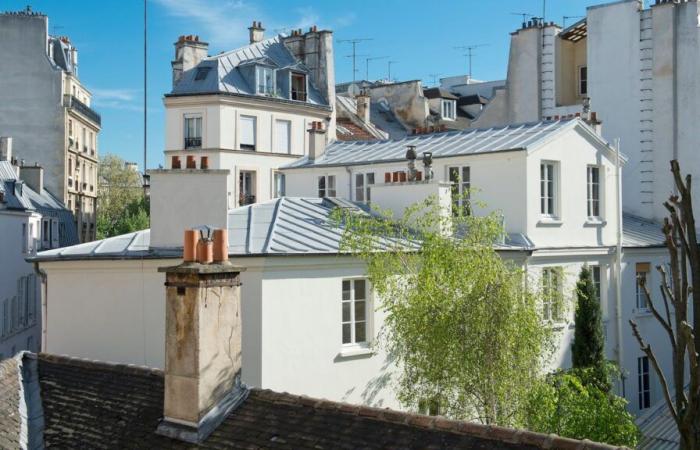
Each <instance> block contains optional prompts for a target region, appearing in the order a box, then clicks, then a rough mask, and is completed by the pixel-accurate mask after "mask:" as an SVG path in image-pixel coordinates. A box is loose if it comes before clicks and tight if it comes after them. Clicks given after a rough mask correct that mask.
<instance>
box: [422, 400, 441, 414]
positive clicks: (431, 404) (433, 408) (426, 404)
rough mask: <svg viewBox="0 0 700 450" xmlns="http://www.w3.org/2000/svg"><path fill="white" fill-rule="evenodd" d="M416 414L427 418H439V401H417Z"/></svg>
mask: <svg viewBox="0 0 700 450" xmlns="http://www.w3.org/2000/svg"><path fill="white" fill-rule="evenodd" d="M418 412H419V413H420V414H425V415H428V416H439V415H440V400H438V399H437V398H431V399H422V400H420V401H418Z"/></svg>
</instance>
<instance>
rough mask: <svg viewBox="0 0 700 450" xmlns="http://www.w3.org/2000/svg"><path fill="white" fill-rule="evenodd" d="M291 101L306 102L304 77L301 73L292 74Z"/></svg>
mask: <svg viewBox="0 0 700 450" xmlns="http://www.w3.org/2000/svg"><path fill="white" fill-rule="evenodd" d="M292 100H299V101H301V102H305V101H306V75H305V74H303V73H293V74H292Z"/></svg>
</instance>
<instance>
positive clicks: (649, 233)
mask: <svg viewBox="0 0 700 450" xmlns="http://www.w3.org/2000/svg"><path fill="white" fill-rule="evenodd" d="M622 228H623V230H624V232H623V235H622V246H623V247H663V246H664V245H665V237H664V234H663V232H662V231H661V224H659V223H656V222H653V221H651V220H647V219H643V218H641V217H638V216H635V215H633V214H627V213H625V214H623V215H622Z"/></svg>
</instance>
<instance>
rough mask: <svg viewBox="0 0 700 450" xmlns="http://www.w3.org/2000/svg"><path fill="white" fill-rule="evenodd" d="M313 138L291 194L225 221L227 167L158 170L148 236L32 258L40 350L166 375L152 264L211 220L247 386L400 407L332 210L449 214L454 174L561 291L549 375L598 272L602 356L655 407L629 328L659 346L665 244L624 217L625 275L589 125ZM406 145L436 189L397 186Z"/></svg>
mask: <svg viewBox="0 0 700 450" xmlns="http://www.w3.org/2000/svg"><path fill="white" fill-rule="evenodd" d="M309 142H310V143H311V144H312V145H311V147H310V149H311V152H310V155H309V156H307V157H305V158H303V159H301V160H299V161H298V162H296V163H293V164H291V165H289V166H288V167H286V168H284V169H283V172H284V173H285V175H286V177H287V189H288V192H287V193H288V194H293V195H294V197H282V198H279V199H274V200H272V201H268V202H264V203H256V204H254V205H247V206H244V207H238V208H233V209H232V208H229V205H228V201H227V188H228V186H229V184H228V183H229V179H230V178H229V177H230V172H231V170H230V169H207V170H204V169H199V168H197V169H163V170H158V171H152V172H151V204H152V205H153V209H152V228H151V230H144V231H141V232H137V233H132V234H129V235H124V236H119V237H114V238H110V239H107V240H104V241H99V242H94V243H89V244H83V245H79V246H74V247H69V248H66V249H58V250H51V251H47V252H42V253H39V254H38V255H37V257H36V258H34V259H33V260H34V261H36V262H37V263H38V266H39V268H40V270H42V271H43V272H44V273H46V277H47V284H46V286H45V289H46V301H45V308H46V310H45V317H46V318H47V319H46V321H45V324H44V330H45V333H44V336H43V343H44V347H43V348H44V349H45V350H46V351H48V352H51V353H60V354H68V355H72V356H78V357H85V358H91V359H102V360H111V361H118V362H125V363H132V364H141V365H147V366H155V367H162V365H163V351H162V349H163V345H164V339H165V335H164V326H165V316H164V298H165V295H164V286H163V283H162V276H161V275H160V274H158V272H157V268H158V267H161V266H165V265H172V263H173V259H179V258H181V253H182V248H181V245H182V244H181V240H182V230H184V229H185V228H187V227H192V226H197V225H202V224H211V225H213V226H217V227H226V228H227V229H228V230H229V240H230V248H229V253H230V256H231V258H232V260H233V262H234V263H235V264H237V265H240V266H244V267H246V268H247V270H246V271H245V272H243V273H242V274H241V280H242V282H243V286H242V291H241V292H242V299H243V300H242V301H243V316H244V317H243V323H244V329H243V359H244V364H243V367H244V370H243V380H244V381H245V382H246V383H248V384H251V385H253V386H261V387H265V388H271V389H277V390H285V391H289V392H293V393H304V394H307V395H313V396H317V397H325V398H329V399H335V400H343V401H350V402H357V403H366V404H372V405H382V406H389V407H400V405H399V403H398V400H397V398H396V395H395V392H394V390H393V385H392V380H393V377H392V372H393V371H394V370H395V367H394V366H393V365H392V364H391V363H390V361H388V359H387V356H386V354H385V353H384V352H383V350H382V349H381V348H373V346H372V344H373V342H374V341H375V339H376V336H377V333H378V332H379V330H380V329H381V326H382V321H383V314H382V312H381V310H379V309H378V307H379V306H380V300H379V299H377V298H375V297H374V295H373V293H372V291H371V289H370V288H369V286H368V284H367V282H366V280H365V278H364V276H365V270H364V266H363V264H362V263H361V262H360V261H358V260H357V259H355V258H353V257H351V256H348V255H342V254H339V242H340V239H341V235H342V230H340V229H335V228H333V226H332V225H331V223H330V219H329V216H330V214H331V212H332V210H333V209H334V208H335V207H337V206H343V207H353V208H359V209H362V208H366V205H365V204H366V203H367V202H368V201H371V202H373V203H374V204H376V205H377V206H379V207H383V208H393V209H395V210H397V211H399V212H400V207H401V206H402V205H408V204H410V203H413V202H414V201H417V200H420V199H421V198H423V197H425V196H426V195H428V194H433V193H436V194H439V195H441V196H443V198H446V199H447V201H448V204H449V202H450V199H449V195H450V191H451V188H450V187H451V186H453V185H452V184H446V183H449V182H450V180H451V179H452V180H454V179H455V174H456V173H459V174H460V175H459V176H460V178H461V179H460V183H463V184H460V185H454V186H455V187H456V188H457V189H462V188H463V187H461V186H467V185H469V186H470V187H472V188H477V189H478V190H479V192H478V193H477V194H474V195H475V196H476V197H478V199H479V200H483V201H485V202H486V203H487V205H488V206H487V209H480V208H479V207H477V206H476V205H474V209H473V213H474V214H481V213H483V212H485V211H487V210H499V211H501V212H502V214H503V216H504V221H505V225H506V229H507V231H508V239H507V240H506V241H505V242H504V244H503V245H502V246H499V247H498V251H499V252H501V254H502V255H503V256H504V257H505V258H509V259H512V260H513V261H516V262H518V263H520V264H523V265H524V266H526V267H527V269H528V271H529V273H531V275H532V277H531V279H532V280H533V282H534V283H544V285H546V286H547V287H551V288H554V289H558V290H561V292H562V293H563V294H564V298H565V302H564V304H556V305H555V304H547V305H543V312H544V313H545V314H546V316H547V317H548V318H549V319H550V320H551V323H552V324H553V326H555V327H556V329H557V331H558V333H559V335H560V338H561V341H560V342H561V345H560V347H559V350H558V352H557V354H556V355H555V359H554V361H552V364H553V365H555V366H564V367H566V366H568V365H569V364H570V355H569V353H570V352H569V344H570V340H571V337H572V335H573V328H572V326H573V323H572V319H573V307H574V303H573V296H574V293H573V286H574V283H575V280H576V277H577V275H578V272H579V270H580V268H581V266H582V265H583V264H589V265H591V266H594V267H595V268H596V269H595V272H594V273H595V274H596V280H597V282H598V283H599V287H600V292H601V301H602V305H603V309H604V315H605V327H606V335H607V339H608V340H607V342H608V349H607V352H608V356H609V357H610V358H611V359H618V358H619V359H621V360H622V364H623V367H624V369H625V373H626V374H627V379H626V382H625V394H626V396H627V398H628V399H630V400H631V410H633V411H635V412H636V411H637V410H638V408H637V407H636V406H635V405H636V404H637V403H636V399H637V397H638V394H639V392H641V393H642V396H644V395H646V394H645V393H646V392H648V396H649V400H650V403H651V402H653V401H654V400H655V399H656V398H658V393H657V392H656V390H657V389H658V388H657V387H655V384H654V382H653V379H650V378H647V380H648V383H647V384H646V385H643V386H642V388H643V389H642V390H641V391H639V390H638V388H637V383H636V379H637V377H638V371H637V365H636V364H637V357H638V352H636V353H635V351H634V349H635V348H636V344H635V345H633V342H632V340H631V339H632V337H631V334H629V333H627V332H626V330H627V327H628V325H627V319H629V318H630V317H637V316H639V315H641V316H642V319H640V321H641V322H642V323H641V324H640V327H641V328H642V331H643V332H645V333H652V334H653V336H652V338H651V339H650V340H651V342H652V343H653V344H655V343H657V342H658V339H657V337H659V336H661V334H660V332H658V331H657V330H656V328H657V327H656V326H655V324H654V323H653V322H652V320H647V319H646V318H647V316H648V314H647V313H645V312H643V308H638V307H637V305H636V297H635V294H634V292H635V284H636V273H635V270H639V269H643V268H644V267H645V266H642V265H637V263H638V262H639V263H644V262H650V263H652V265H654V264H656V263H657V262H658V261H659V260H661V259H663V255H664V249H663V248H661V247H660V246H661V245H662V237H661V236H660V233H659V231H658V226H657V225H656V224H653V223H650V222H647V221H644V220H641V219H638V218H636V217H634V216H625V218H624V228H625V233H624V237H623V240H622V242H621V244H622V247H623V248H624V251H625V254H624V256H623V260H622V264H621V268H622V272H621V277H619V278H618V277H616V275H615V274H616V270H615V267H616V264H615V261H616V258H615V257H616V245H617V232H616V230H617V223H618V217H617V212H616V211H617V210H616V200H615V195H616V190H615V185H616V184H615V183H616V165H615V161H616V154H615V152H614V151H613V150H612V149H611V148H610V147H609V146H608V145H607V143H606V142H605V141H603V140H602V139H601V138H600V137H599V136H598V135H597V134H596V133H595V131H594V130H593V129H591V128H590V127H589V126H588V125H587V124H585V123H583V122H582V121H580V120H572V121H557V122H542V123H535V124H529V125H519V126H512V127H503V128H498V129H490V130H480V131H463V132H452V133H440V134H432V135H421V136H414V137H411V138H406V139H403V140H399V141H381V142H372V143H362V142H356V143H341V142H336V143H333V144H330V145H329V146H327V147H326V146H325V135H324V133H323V129H322V128H318V127H317V126H314V127H312V130H311V132H310V136H309ZM407 145H415V146H416V151H417V152H418V154H419V155H421V154H422V153H424V152H429V151H430V152H432V154H433V166H432V170H433V173H434V175H435V176H434V179H432V180H429V181H421V182H412V183H408V182H406V183H402V182H393V179H394V178H393V177H394V176H396V177H397V179H399V180H400V179H402V177H403V175H402V174H401V173H405V172H404V171H405V170H406V161H405V159H404V155H405V152H406V146H407ZM419 165H420V162H419ZM419 170H421V172H422V174H424V173H426V172H425V169H424V168H419ZM386 174H389V177H391V178H390V180H389V181H388V182H384V180H385V177H387V175H386ZM541 177H544V179H541ZM423 178H424V177H423ZM543 186H544V187H543ZM542 189H544V191H543V190H542ZM175 193H176V195H174V194H175ZM559 268H561V270H559ZM86 274H89V277H86ZM558 274H562V275H563V276H557V275H558ZM86 279H87V280H89V282H86V281H85V280H86ZM618 280H620V283H621V291H622V296H621V297H619V298H620V302H619V307H620V308H621V314H617V311H618V310H617V307H618V301H617V299H618V296H617V295H616V290H617V289H616V287H617V284H616V283H617V281H618ZM98 288H99V291H100V295H95V290H96V289H98ZM344 302H354V303H357V304H359V305H360V308H362V307H363V306H364V311H365V317H364V318H363V317H357V316H355V317H351V318H347V317H346V318H345V319H344V318H343V316H342V306H343V303H344ZM642 306H643V305H642ZM245 324H249V325H245ZM348 329H349V330H354V332H350V333H349V334H348V333H347V331H348ZM344 330H345V335H344ZM618 330H619V331H618ZM619 336H622V339H621V340H620V339H619ZM628 336H629V339H628ZM659 339H660V338H659ZM619 344H621V345H619ZM666 362H667V361H665V362H664V363H666ZM642 406H644V405H642Z"/></svg>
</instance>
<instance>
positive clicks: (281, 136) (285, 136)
mask: <svg viewBox="0 0 700 450" xmlns="http://www.w3.org/2000/svg"><path fill="white" fill-rule="evenodd" d="M291 129H292V123H291V122H290V121H289V120H276V121H275V140H276V149H275V151H276V152H277V153H290V151H291V145H290V140H291V139H290V134H291Z"/></svg>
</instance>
